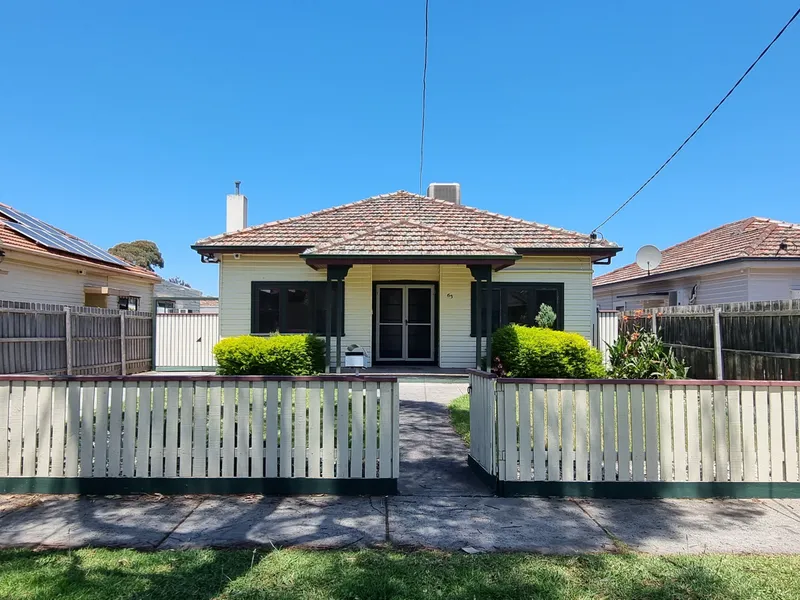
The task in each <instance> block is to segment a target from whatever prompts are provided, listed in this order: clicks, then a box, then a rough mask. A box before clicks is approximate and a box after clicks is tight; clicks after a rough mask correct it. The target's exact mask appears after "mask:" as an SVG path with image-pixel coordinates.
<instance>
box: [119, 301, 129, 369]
mask: <svg viewBox="0 0 800 600" xmlns="http://www.w3.org/2000/svg"><path fill="white" fill-rule="evenodd" d="M119 343H120V349H119V358H120V361H121V363H122V364H121V366H120V374H121V375H122V376H123V377H124V376H125V375H127V374H128V365H127V364H126V363H127V362H128V356H127V354H128V353H127V352H126V351H125V311H124V310H121V311H119Z"/></svg>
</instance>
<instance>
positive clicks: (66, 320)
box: [64, 306, 72, 375]
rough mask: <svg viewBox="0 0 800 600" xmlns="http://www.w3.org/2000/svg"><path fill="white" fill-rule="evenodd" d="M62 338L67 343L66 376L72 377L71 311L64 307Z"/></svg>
mask: <svg viewBox="0 0 800 600" xmlns="http://www.w3.org/2000/svg"><path fill="white" fill-rule="evenodd" d="M64 326H65V329H64V338H65V340H66V342H67V375H72V311H70V309H69V306H65V307H64Z"/></svg>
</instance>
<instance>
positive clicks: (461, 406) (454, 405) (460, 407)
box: [448, 394, 469, 446]
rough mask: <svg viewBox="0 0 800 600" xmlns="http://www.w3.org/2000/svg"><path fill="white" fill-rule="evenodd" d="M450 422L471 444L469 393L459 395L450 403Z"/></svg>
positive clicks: (467, 442)
mask: <svg viewBox="0 0 800 600" xmlns="http://www.w3.org/2000/svg"><path fill="white" fill-rule="evenodd" d="M448 409H449V410H450V423H451V424H452V425H453V429H455V430H456V433H457V434H458V435H460V436H461V439H463V440H464V443H465V444H466V445H467V446H469V394H464V395H463V396H459V397H458V398H456V399H455V400H453V401H452V402H451V403H450V406H449V407H448Z"/></svg>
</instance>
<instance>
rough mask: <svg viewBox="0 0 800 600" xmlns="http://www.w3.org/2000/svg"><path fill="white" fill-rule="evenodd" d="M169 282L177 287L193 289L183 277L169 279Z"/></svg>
mask: <svg viewBox="0 0 800 600" xmlns="http://www.w3.org/2000/svg"><path fill="white" fill-rule="evenodd" d="M167 281H169V282H170V283H174V284H175V285H180V286H183V287H185V288H190V289H191V287H192V286H191V285H189V284H188V283H186V280H185V279H183V277H177V276H176V277H170V278H169V279H167Z"/></svg>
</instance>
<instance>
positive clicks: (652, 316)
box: [650, 308, 658, 335]
mask: <svg viewBox="0 0 800 600" xmlns="http://www.w3.org/2000/svg"><path fill="white" fill-rule="evenodd" d="M652 310H653V312H652V313H650V322H651V325H652V328H653V335H658V322H657V321H656V309H655V308H654V309H652Z"/></svg>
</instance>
